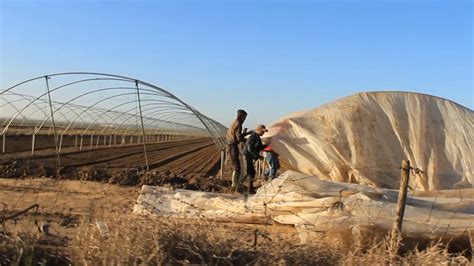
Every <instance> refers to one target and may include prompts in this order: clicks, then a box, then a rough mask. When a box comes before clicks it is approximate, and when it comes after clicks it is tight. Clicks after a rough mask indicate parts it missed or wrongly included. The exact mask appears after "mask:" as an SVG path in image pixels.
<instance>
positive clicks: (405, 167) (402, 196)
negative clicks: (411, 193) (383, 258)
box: [391, 160, 410, 255]
mask: <svg viewBox="0 0 474 266" xmlns="http://www.w3.org/2000/svg"><path fill="white" fill-rule="evenodd" d="M401 175H402V177H401V181H400V191H399V192H398V202H397V212H396V217H395V221H394V223H393V228H392V235H391V248H392V254H393V255H395V254H398V246H399V243H400V237H401V234H402V224H403V216H404V214H405V203H406V199H407V192H408V180H409V178H410V161H409V160H403V161H402V172H401Z"/></svg>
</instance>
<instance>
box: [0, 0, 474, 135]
mask: <svg viewBox="0 0 474 266" xmlns="http://www.w3.org/2000/svg"><path fill="white" fill-rule="evenodd" d="M0 2H1V32H0V33H1V34H0V40H1V43H0V45H1V48H0V49H1V65H0V67H1V72H0V84H1V86H2V88H6V87H7V86H9V85H12V84H14V83H16V82H19V81H22V80H25V79H28V78H30V77H33V76H39V75H43V74H48V73H54V72H65V71H93V72H105V73H113V74H119V75H125V76H130V77H134V78H138V79H141V80H144V81H147V82H150V83H153V84H155V85H158V86H161V87H163V88H165V89H167V90H169V91H171V92H173V93H174V94H176V95H177V96H178V97H180V98H182V99H183V100H185V101H186V102H188V103H190V104H191V105H193V106H195V107H196V108H198V109H199V110H200V111H201V112H203V113H205V114H207V115H209V116H211V117H213V118H215V119H217V120H218V121H220V122H222V123H223V124H226V125H227V124H229V123H230V122H231V121H232V119H233V118H234V116H235V110H236V109H238V108H244V109H246V110H247V111H248V112H249V119H248V123H247V124H248V126H249V127H252V126H254V125H255V124H257V123H265V124H269V123H271V122H274V121H275V120H277V119H278V118H279V117H281V116H283V115H286V114H288V113H291V112H294V111H298V110H302V109H308V108H314V107H317V106H319V105H321V104H324V103H326V102H328V101H332V100H335V99H337V98H340V97H344V96H347V95H350V94H353V93H356V92H360V91H372V90H406V91H417V92H423V93H428V94H433V95H437V96H441V97H444V98H448V99H451V100H454V101H456V102H458V103H460V104H462V105H464V106H467V107H469V108H471V109H473V107H474V88H473V47H472V35H473V32H472V25H473V17H472V12H473V4H472V1H339V2H334V1H296V2H290V1H288V2H285V1H279V2H272V1H264V2H260V3H257V2H252V1H226V2H222V1H212V2H210V1H178V2H174V1H166V2H163V1H161V2H160V1H131V0H130V1H9V0H0Z"/></svg>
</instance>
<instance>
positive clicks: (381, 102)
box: [264, 92, 474, 190]
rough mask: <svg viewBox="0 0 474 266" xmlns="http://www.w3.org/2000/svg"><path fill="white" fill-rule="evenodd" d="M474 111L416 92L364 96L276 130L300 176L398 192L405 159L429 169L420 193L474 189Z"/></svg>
mask: <svg viewBox="0 0 474 266" xmlns="http://www.w3.org/2000/svg"><path fill="white" fill-rule="evenodd" d="M473 125H474V112H473V111H472V110H470V109H468V108H466V107H463V106H461V105H458V104H456V103H454V102H451V101H449V100H446V99H441V98H438V97H434V96H429V95H424V94H418V93H409V92H367V93H358V94H355V95H352V96H349V97H345V98H342V99H340V100H337V101H334V102H330V103H328V104H326V105H324V106H321V107H318V108H316V109H313V110H310V111H304V112H298V113H295V114H292V115H290V116H287V117H285V118H283V119H281V120H280V121H278V122H277V123H274V124H273V125H272V126H270V132H269V133H268V134H267V135H265V136H264V137H271V145H272V147H273V149H274V150H275V151H277V152H278V153H279V154H280V156H281V158H283V159H285V160H286V161H287V162H288V163H289V164H290V166H291V167H292V169H293V170H297V171H299V172H303V173H307V174H311V175H315V176H318V177H320V178H322V179H328V180H335V181H343V182H350V183H358V184H366V185H370V186H374V187H385V188H398V187H399V180H400V178H399V167H400V166H401V161H402V160H403V159H409V160H410V162H411V165H412V166H413V167H415V168H419V169H421V170H422V171H423V173H422V174H420V175H419V176H418V177H417V178H412V179H411V181H410V187H411V188H412V189H415V190H439V189H451V188H458V187H468V188H472V187H473V184H474V174H473V165H472V164H473V160H474V156H473V152H472V146H473V141H474V127H473Z"/></svg>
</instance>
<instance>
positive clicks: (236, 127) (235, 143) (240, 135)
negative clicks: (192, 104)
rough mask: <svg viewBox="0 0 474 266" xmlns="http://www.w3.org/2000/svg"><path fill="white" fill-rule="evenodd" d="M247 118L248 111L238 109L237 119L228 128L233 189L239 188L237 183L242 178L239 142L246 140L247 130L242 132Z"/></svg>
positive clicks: (228, 152) (227, 137)
mask: <svg viewBox="0 0 474 266" xmlns="http://www.w3.org/2000/svg"><path fill="white" fill-rule="evenodd" d="M245 118H247V112H245V111H244V110H237V119H236V120H235V121H234V123H232V125H231V126H230V128H229V129H228V130H227V134H226V140H227V154H228V155H229V157H230V162H231V164H232V190H233V191H235V190H236V189H237V185H238V182H239V179H240V174H241V167H240V152H239V143H241V142H244V141H245V135H246V134H247V133H246V132H242V124H243V123H244V121H245Z"/></svg>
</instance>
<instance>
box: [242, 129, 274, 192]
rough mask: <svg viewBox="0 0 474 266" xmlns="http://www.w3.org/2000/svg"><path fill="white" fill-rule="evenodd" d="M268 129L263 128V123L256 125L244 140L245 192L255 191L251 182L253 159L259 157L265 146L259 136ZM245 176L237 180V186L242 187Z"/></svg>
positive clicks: (253, 170)
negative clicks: (247, 181) (246, 180)
mask: <svg viewBox="0 0 474 266" xmlns="http://www.w3.org/2000/svg"><path fill="white" fill-rule="evenodd" d="M267 131H268V130H267V129H266V128H265V126H264V125H258V126H257V128H256V129H255V131H253V132H252V134H251V135H250V137H249V138H248V139H247V141H246V142H245V149H244V151H243V154H244V158H245V165H246V169H247V174H246V177H247V178H248V180H249V186H248V187H247V192H248V193H249V194H250V193H255V191H254V187H253V182H254V179H255V167H254V161H255V160H258V159H260V158H261V156H260V152H261V151H262V150H263V149H264V148H265V147H266V145H264V144H263V143H262V139H261V138H260V137H261V136H263V134H265V132H267ZM244 179H245V176H242V177H241V178H240V181H239V188H240V189H241V188H242V184H243V182H244Z"/></svg>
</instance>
